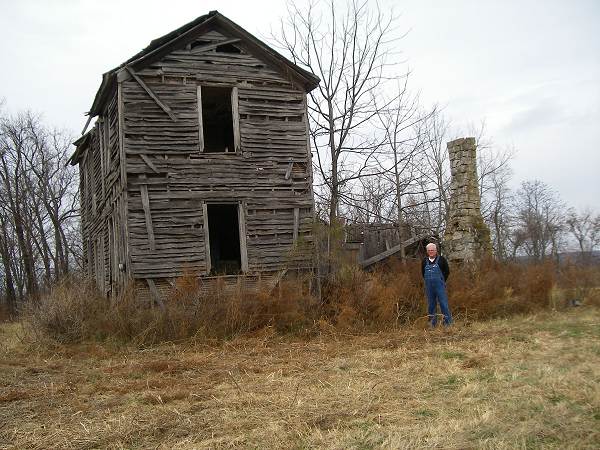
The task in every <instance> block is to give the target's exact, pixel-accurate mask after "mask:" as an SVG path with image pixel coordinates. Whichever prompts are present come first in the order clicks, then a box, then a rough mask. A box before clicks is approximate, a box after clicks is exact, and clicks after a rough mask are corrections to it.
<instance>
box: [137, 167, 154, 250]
mask: <svg viewBox="0 0 600 450" xmlns="http://www.w3.org/2000/svg"><path fill="white" fill-rule="evenodd" d="M144 181H146V175H143V174H142V175H140V182H141V183H143V182H144ZM140 192H141V194H142V207H143V208H144V216H145V219H146V231H147V232H148V243H149V244H150V250H152V251H154V250H156V244H155V242H154V228H153V227H152V215H151V213H150V197H149V196H148V186H147V185H146V184H140Z"/></svg>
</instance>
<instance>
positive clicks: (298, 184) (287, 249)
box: [121, 32, 313, 278]
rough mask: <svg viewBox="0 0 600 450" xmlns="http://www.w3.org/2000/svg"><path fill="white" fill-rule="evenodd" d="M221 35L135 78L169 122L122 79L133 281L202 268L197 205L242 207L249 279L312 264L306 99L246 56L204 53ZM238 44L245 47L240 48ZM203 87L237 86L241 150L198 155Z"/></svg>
mask: <svg viewBox="0 0 600 450" xmlns="http://www.w3.org/2000/svg"><path fill="white" fill-rule="evenodd" d="M226 39H227V37H225V36H223V35H221V34H219V33H217V32H210V33H208V34H205V35H203V36H202V37H200V38H199V40H198V41H197V42H195V43H191V44H190V45H188V46H187V47H186V48H185V49H182V50H177V51H173V52H172V53H170V54H169V55H167V56H165V57H163V58H162V59H161V60H160V61H158V62H155V63H153V64H151V65H150V66H148V67H146V68H144V69H142V70H140V71H139V72H137V73H136V74H135V75H137V76H138V77H139V79H140V80H141V81H142V83H143V84H145V85H146V86H147V87H148V88H149V89H150V90H151V91H152V92H153V93H154V94H155V95H156V97H157V98H158V99H159V100H160V102H162V103H163V104H164V105H166V106H167V107H168V108H169V109H170V110H171V111H172V114H173V115H174V118H175V119H176V120H174V119H173V118H172V117H170V116H169V114H167V113H166V112H165V110H164V109H163V108H162V107H161V106H159V104H158V103H157V102H156V101H155V100H154V99H152V98H151V97H150V95H149V94H148V93H147V92H146V90H145V89H144V88H143V87H142V85H140V83H139V82H138V81H137V80H136V79H134V78H130V79H128V80H126V81H122V82H121V89H122V91H121V93H122V98H123V105H122V106H123V123H124V130H123V132H124V133H123V134H124V149H125V153H126V159H127V161H126V168H127V169H126V170H127V217H128V222H127V227H128V232H129V236H128V242H129V245H130V252H131V261H132V275H133V276H134V277H135V278H161V277H173V276H178V275H181V274H182V272H183V271H184V270H185V269H191V270H194V271H198V272H200V273H205V272H206V269H207V264H206V259H205V248H206V246H205V230H204V217H203V202H223V203H226V202H236V203H238V204H239V205H240V207H241V208H242V210H243V217H244V218H245V231H246V244H247V255H248V271H249V272H250V273H253V272H258V271H272V270H279V269H282V268H284V267H290V266H291V267H298V266H302V267H306V266H308V265H309V264H310V256H311V255H310V253H311V252H310V250H309V248H310V243H311V242H312V236H311V227H312V222H313V197H312V191H311V183H312V179H311V178H312V173H311V162H310V151H309V149H308V145H307V125H306V120H307V118H306V104H305V96H306V94H305V92H304V90H303V89H302V88H301V87H297V86H295V85H293V84H292V83H291V82H290V81H288V80H287V79H286V78H285V77H284V76H283V75H282V74H281V73H279V72H277V70H275V69H271V68H269V67H267V66H266V65H265V64H264V63H263V62H262V61H260V60H258V59H257V58H255V57H253V56H252V55H250V54H249V53H247V52H245V51H244V52H242V53H240V54H238V53H228V52H223V51H219V49H218V48H213V49H211V50H209V51H202V50H203V48H206V46H207V45H209V44H210V43H213V42H219V41H223V40H226ZM235 45H236V46H238V47H239V48H241V49H242V50H243V49H244V44H243V42H239V43H235ZM203 85H210V86H216V85H220V86H229V87H236V88H237V97H238V105H237V107H238V113H239V117H238V118H237V119H239V132H240V142H241V151H240V152H238V153H229V154H219V153H202V152H201V151H200V142H199V141H200V139H199V130H200V128H199V113H198V97H197V87H198V86H203ZM234 109H235V107H234ZM235 119H236V118H234V123H235ZM146 199H147V204H146ZM294 240H296V241H297V242H303V243H306V244H308V245H300V246H295V245H294Z"/></svg>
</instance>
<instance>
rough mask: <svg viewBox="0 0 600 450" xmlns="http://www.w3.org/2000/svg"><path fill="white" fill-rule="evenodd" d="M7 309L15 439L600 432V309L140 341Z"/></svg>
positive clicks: (216, 444)
mask: <svg viewBox="0 0 600 450" xmlns="http://www.w3.org/2000/svg"><path fill="white" fill-rule="evenodd" d="M21 335H22V329H21V327H20V325H19V324H2V325H0V343H1V344H0V448H11V449H12V448H14V449H24V448H30V449H48V448H65V449H68V448H73V449H74V448H77V449H82V448H115V449H118V448H164V449H171V448H174V449H184V448H185V449H192V448H315V447H316V448H334V449H350V448H353V449H368V448H461V449H464V448H495V449H509V448H510V449H513V448H523V449H525V448H557V449H558V448H590V449H591V448H598V447H599V446H600V432H599V430H600V383H599V382H600V344H599V342H600V310H598V309H595V308H592V307H582V308H573V309H571V310H569V311H565V312H556V313H550V312H546V313H542V314H539V315H528V316H521V317H515V318H512V319H502V320H494V321H489V322H481V323H473V324H470V325H468V324H464V323H463V324H458V326H456V327H455V328H453V329H451V330H449V331H447V332H443V331H433V332H426V331H422V330H420V329H416V328H413V327H404V328H402V329H400V330H399V331H395V332H379V333H365V334H362V335H353V334H348V333H345V332H342V331H336V330H335V329H333V328H328V327H326V326H323V331H322V332H321V334H319V335H317V336H314V337H312V338H310V339H300V338H297V337H296V338H292V337H291V336H290V335H287V336H281V335H278V334H277V333H275V331H274V330H273V328H262V329H260V330H259V331H257V332H256V333H255V334H254V335H253V336H245V337H239V338H235V339H233V340H229V341H221V342H220V343H214V344H211V345H208V344H204V345H202V344H199V343H197V342H196V343H194V342H192V341H188V342H187V343H186V344H179V345H172V344H171V345H162V346H157V347H154V348H151V349H145V350H139V349H136V348H134V347H126V348H125V347H118V346H116V345H114V344H106V343H105V344H102V345H99V344H95V343H87V344H70V345H58V344H57V345H55V346H53V347H40V346H38V345H37V344H34V343H31V342H28V341H22V340H20V339H19V336H21Z"/></svg>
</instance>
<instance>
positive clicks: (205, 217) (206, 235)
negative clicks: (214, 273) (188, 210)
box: [202, 202, 211, 275]
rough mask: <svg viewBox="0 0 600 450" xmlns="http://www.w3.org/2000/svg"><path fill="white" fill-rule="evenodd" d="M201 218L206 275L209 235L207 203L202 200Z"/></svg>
mask: <svg viewBox="0 0 600 450" xmlns="http://www.w3.org/2000/svg"><path fill="white" fill-rule="evenodd" d="M202 220H203V221H204V259H205V265H206V275H210V270H211V261H210V236H209V234H210V233H209V232H208V205H207V204H206V202H202Z"/></svg>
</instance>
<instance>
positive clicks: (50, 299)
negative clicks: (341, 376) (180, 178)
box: [25, 275, 319, 345]
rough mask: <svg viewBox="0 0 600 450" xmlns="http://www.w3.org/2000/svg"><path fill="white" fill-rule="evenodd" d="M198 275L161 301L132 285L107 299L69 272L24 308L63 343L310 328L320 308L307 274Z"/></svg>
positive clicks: (40, 331) (28, 318) (33, 325)
mask: <svg viewBox="0 0 600 450" xmlns="http://www.w3.org/2000/svg"><path fill="white" fill-rule="evenodd" d="M197 280H198V278H197V277H195V276H192V275H185V276H183V277H181V278H180V279H178V280H177V283H176V287H175V288H174V289H173V290H172V292H171V293H170V294H169V295H168V296H167V298H166V301H165V302H164V309H162V308H158V307H157V306H154V307H150V306H149V302H148V300H147V299H144V298H141V297H140V296H139V294H138V292H137V291H136V289H135V287H134V286H133V285H131V286H129V287H128V288H127V289H126V290H125V292H124V293H122V294H121V295H119V296H118V297H116V298H113V299H107V298H105V297H104V296H102V295H101V293H100V292H99V291H98V290H97V289H96V288H95V286H94V283H93V282H92V281H90V280H77V279H69V280H64V281H63V282H61V283H59V284H57V285H56V286H54V288H53V289H52V290H51V291H50V293H49V294H47V295H46V296H44V297H42V298H41V299H40V300H39V301H38V302H36V303H35V304H30V305H29V306H28V308H27V311H26V313H25V322H26V323H27V324H28V325H29V327H28V329H29V330H30V333H31V334H32V335H34V336H35V337H36V338H37V339H38V340H43V339H44V338H50V339H51V340H52V341H55V342H59V343H77V342H83V341H88V340H99V341H108V340H110V341H115V342H119V343H132V344H134V345H153V344H156V343H159V342H166V341H178V340H184V339H189V338H192V337H204V338H227V337H231V336H234V335H238V334H242V333H248V332H252V331H256V330H259V329H261V328H265V327H272V328H273V329H274V330H276V331H278V332H289V331H302V330H306V329H307V328H308V327H310V326H311V324H313V323H314V321H315V320H316V317H317V316H318V310H319V308H318V303H317V301H316V299H315V298H314V297H312V296H310V295H309V294H308V293H307V291H306V289H303V288H302V286H303V283H302V280H288V281H284V282H282V283H280V285H279V286H278V287H276V288H275V289H273V288H272V287H270V286H266V285H265V286H258V287H257V288H256V289H226V288H224V287H223V286H222V285H217V286H216V287H215V288H214V289H211V290H209V291H208V292H203V291H202V290H201V289H199V286H198V285H197Z"/></svg>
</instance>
